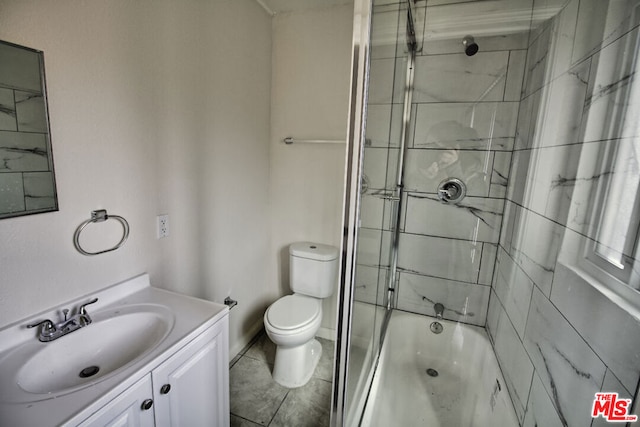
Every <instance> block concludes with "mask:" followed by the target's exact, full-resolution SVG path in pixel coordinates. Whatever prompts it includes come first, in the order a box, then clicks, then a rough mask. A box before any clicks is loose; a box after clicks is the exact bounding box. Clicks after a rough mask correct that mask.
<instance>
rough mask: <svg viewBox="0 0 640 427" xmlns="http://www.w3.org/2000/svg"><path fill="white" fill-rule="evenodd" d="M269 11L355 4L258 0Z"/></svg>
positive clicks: (346, 1) (347, 0) (349, 1)
mask: <svg viewBox="0 0 640 427" xmlns="http://www.w3.org/2000/svg"><path fill="white" fill-rule="evenodd" d="M256 1H257V2H258V3H260V5H261V6H262V7H264V8H265V9H266V10H267V11H268V12H269V13H271V14H272V15H273V14H277V13H283V12H294V11H298V10H305V9H317V8H323V7H331V6H340V5H345V4H353V0H256Z"/></svg>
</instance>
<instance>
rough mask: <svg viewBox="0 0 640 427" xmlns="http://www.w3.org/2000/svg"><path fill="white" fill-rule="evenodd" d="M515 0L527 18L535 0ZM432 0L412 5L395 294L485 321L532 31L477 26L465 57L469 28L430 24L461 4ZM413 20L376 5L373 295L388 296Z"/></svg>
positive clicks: (364, 248)
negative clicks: (460, 191)
mask: <svg viewBox="0 0 640 427" xmlns="http://www.w3.org/2000/svg"><path fill="white" fill-rule="evenodd" d="M518 2H519V3H522V7H523V8H528V12H527V13H528V15H527V19H529V17H530V10H531V3H532V0H518ZM493 3H495V2H493ZM426 4H427V6H426V7H425V6H424V3H422V6H421V7H418V8H417V9H416V10H414V16H415V18H416V19H415V21H416V31H417V32H418V39H419V52H418V55H417V57H416V64H415V78H414V93H413V105H412V114H411V123H410V126H409V138H408V154H407V156H406V157H405V159H404V193H403V196H402V197H403V198H402V205H403V211H402V212H401V221H400V224H399V227H400V231H401V234H400V241H399V253H398V255H399V260H398V270H399V272H400V273H399V281H398V283H397V292H396V296H395V297H396V301H395V302H396V307H397V308H399V309H401V310H407V311H412V312H416V313H422V314H429V315H433V314H434V313H433V305H434V304H435V303H436V302H441V303H443V304H444V306H445V307H446V310H445V313H444V317H445V318H448V319H454V320H458V321H464V322H468V323H472V324H476V325H481V326H482V325H484V324H485V321H486V311H487V305H488V298H489V294H490V285H491V283H492V277H493V270H494V263H495V259H496V256H497V248H498V241H499V235H500V228H501V226H502V215H503V211H504V206H505V197H506V194H507V184H508V181H509V172H510V164H511V153H512V150H513V148H514V144H515V141H516V125H517V122H518V108H519V101H520V93H521V85H522V81H523V76H524V74H525V61H526V58H527V50H526V49H527V41H528V32H525V31H513V32H511V33H509V34H501V35H494V36H487V37H483V36H482V35H480V36H479V37H478V39H477V42H478V43H479V44H480V45H481V46H482V47H481V50H480V52H479V53H477V54H476V55H475V56H473V57H468V56H466V55H465V54H464V51H463V47H462V44H461V37H460V38H458V37H457V36H455V37H453V36H452V37H448V38H442V37H439V38H436V37H434V36H433V32H432V28H434V27H435V26H436V25H439V24H438V23H439V22H441V21H442V19H443V17H444V16H445V15H447V14H448V15H450V14H451V13H452V12H453V9H455V8H459V7H460V5H455V4H451V3H450V2H444V3H442V2H441V3H437V2H436V3H433V4H431V3H429V2H427V3H426ZM462 7H463V8H464V10H469V7H471V8H473V11H469V14H470V16H471V15H472V14H475V13H476V12H478V11H476V9H477V8H478V7H480V9H481V11H483V10H485V9H486V7H487V4H484V5H480V4H478V5H470V4H465V5H463V6H462ZM489 7H490V8H491V7H493V8H495V5H492V6H489ZM452 8H453V9H452ZM472 12H473V13H472ZM425 23H426V24H425ZM405 24H406V23H405V17H404V13H403V12H402V11H398V10H397V6H396V7H391V6H390V5H382V6H377V7H375V6H374V17H373V24H372V25H373V34H374V36H373V40H372V44H373V48H372V60H371V74H370V78H371V80H370V92H369V100H368V114H367V128H366V138H367V145H366V147H365V155H364V174H365V176H366V179H365V182H366V192H365V193H364V194H363V197H362V213H361V227H362V228H361V229H360V244H359V253H358V273H357V274H356V282H357V283H356V299H358V300H359V301H364V302H369V303H378V304H381V303H383V301H384V294H385V289H386V282H385V280H386V278H387V275H388V267H389V244H390V242H391V239H392V227H393V216H394V215H393V213H394V211H393V209H394V202H392V201H390V200H389V196H391V194H392V192H393V190H394V189H395V182H396V181H395V180H396V175H397V171H396V167H397V160H398V156H399V154H400V153H399V149H398V148H399V146H400V138H401V133H402V113H403V111H402V102H403V91H404V82H405V75H406V61H407V59H406V58H407V57H406V55H407V48H406V46H405V45H404V28H405ZM527 28H528V22H527ZM445 178H459V179H461V180H462V181H463V182H465V184H466V185H467V196H466V197H465V199H464V200H462V202H461V203H460V204H457V205H445V204H443V203H441V202H440V201H439V199H438V198H437V193H436V192H437V187H438V184H439V183H440V182H441V181H442V180H443V179H445ZM365 242H366V244H365Z"/></svg>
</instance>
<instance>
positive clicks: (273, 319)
mask: <svg viewBox="0 0 640 427" xmlns="http://www.w3.org/2000/svg"><path fill="white" fill-rule="evenodd" d="M319 316H322V305H321V302H320V300H318V299H316V298H312V297H307V296H304V295H297V294H293V295H286V296H284V297H282V298H280V299H279V300H277V301H276V302H274V303H273V304H272V305H271V306H270V307H269V309H268V310H267V314H266V316H265V318H266V319H265V320H267V322H268V323H269V325H270V326H271V327H273V328H275V329H279V330H281V331H292V330H295V329H301V328H304V327H305V326H307V325H310V324H312V323H314V321H316V319H318V317H319Z"/></svg>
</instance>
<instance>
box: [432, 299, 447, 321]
mask: <svg viewBox="0 0 640 427" xmlns="http://www.w3.org/2000/svg"><path fill="white" fill-rule="evenodd" d="M433 309H434V310H435V311H436V318H437V319H438V320H442V313H444V305H442V304H440V303H437V304H435V305H434V306H433Z"/></svg>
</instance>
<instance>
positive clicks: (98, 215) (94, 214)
mask: <svg viewBox="0 0 640 427" xmlns="http://www.w3.org/2000/svg"><path fill="white" fill-rule="evenodd" d="M110 218H113V219H115V220H117V221H118V222H120V224H122V229H123V232H124V233H123V235H122V239H121V240H120V242H119V243H118V244H117V245H115V246H114V247H112V248H110V249H105V250H103V251H98V252H87V251H85V250H84V249H83V248H82V246H80V233H82V230H84V228H85V227H86V226H87V225H89V224H91V223H93V222H103V221H106V220H108V219H110ZM128 237H129V223H128V222H127V220H126V219H124V218H123V217H121V216H120V215H109V214H107V210H106V209H99V210H97V211H91V218H90V219H88V220H86V221H85V222H83V223H82V224H80V225H79V226H78V228H76V232H75V233H74V235H73V244H74V245H75V247H76V249H77V250H78V252H80V253H81V254H82V255H99V254H103V253H105V252H111V251H115V250H116V249H118V248H120V247H121V246H122V245H124V242H126V241H127V238H128Z"/></svg>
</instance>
